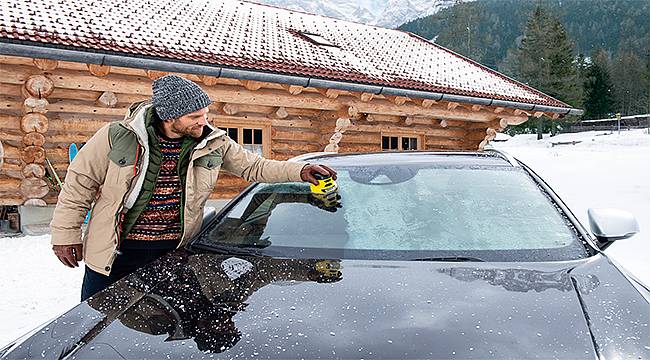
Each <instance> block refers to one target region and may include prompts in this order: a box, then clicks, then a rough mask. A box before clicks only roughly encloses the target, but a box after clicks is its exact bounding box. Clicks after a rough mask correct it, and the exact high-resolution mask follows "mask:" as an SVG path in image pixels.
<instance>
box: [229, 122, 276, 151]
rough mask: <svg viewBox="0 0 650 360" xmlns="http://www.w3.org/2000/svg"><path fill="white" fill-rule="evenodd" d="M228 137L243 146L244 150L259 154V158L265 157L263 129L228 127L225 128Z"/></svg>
mask: <svg viewBox="0 0 650 360" xmlns="http://www.w3.org/2000/svg"><path fill="white" fill-rule="evenodd" d="M224 130H226V132H227V133H228V137H230V138H231V139H233V141H235V142H236V143H238V144H239V145H241V146H243V147H244V149H246V150H249V151H252V152H254V153H257V154H259V155H260V156H267V154H265V152H264V147H265V146H264V145H266V142H265V140H264V129H262V128H249V127H241V128H239V127H228V128H225V129H224Z"/></svg>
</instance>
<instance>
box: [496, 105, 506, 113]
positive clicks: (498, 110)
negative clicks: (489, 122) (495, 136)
mask: <svg viewBox="0 0 650 360" xmlns="http://www.w3.org/2000/svg"><path fill="white" fill-rule="evenodd" d="M505 109H506V108H503V107H500V106H497V107H496V108H494V113H495V114H499V113H502V112H503V111H504V110H505Z"/></svg>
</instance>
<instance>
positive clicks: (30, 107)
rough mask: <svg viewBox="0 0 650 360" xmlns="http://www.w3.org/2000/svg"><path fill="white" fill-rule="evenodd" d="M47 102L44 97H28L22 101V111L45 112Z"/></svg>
mask: <svg viewBox="0 0 650 360" xmlns="http://www.w3.org/2000/svg"><path fill="white" fill-rule="evenodd" d="M48 105H49V102H48V101H47V99H45V98H35V97H28V98H27V99H25V101H24V102H23V112H25V113H26V114H28V113H39V114H45V113H47V106H48Z"/></svg>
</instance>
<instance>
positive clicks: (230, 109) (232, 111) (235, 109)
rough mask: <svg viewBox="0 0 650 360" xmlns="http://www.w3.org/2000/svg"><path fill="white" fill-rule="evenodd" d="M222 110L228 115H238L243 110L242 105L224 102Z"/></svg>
mask: <svg viewBox="0 0 650 360" xmlns="http://www.w3.org/2000/svg"><path fill="white" fill-rule="evenodd" d="M221 111H223V113H224V114H226V115H236V114H237V113H239V112H241V107H240V106H239V105H236V104H224V105H223V107H222V108H221Z"/></svg>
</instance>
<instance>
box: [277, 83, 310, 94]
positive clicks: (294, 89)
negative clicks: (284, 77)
mask: <svg viewBox="0 0 650 360" xmlns="http://www.w3.org/2000/svg"><path fill="white" fill-rule="evenodd" d="M282 87H283V88H285V89H286V90H287V91H288V92H289V94H291V95H299V94H300V93H301V92H303V90H305V88H304V87H303V86H300V85H282Z"/></svg>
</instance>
